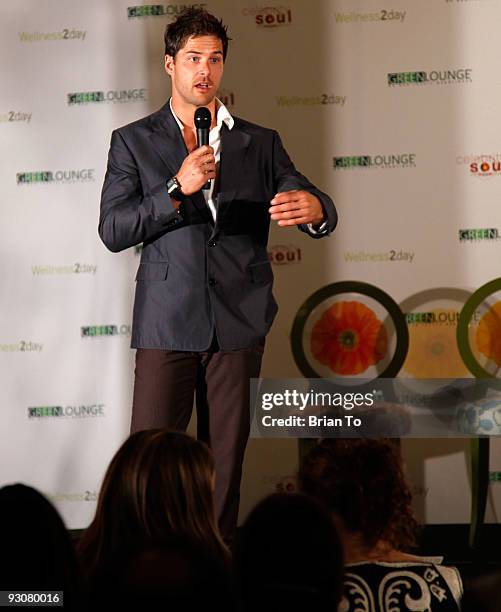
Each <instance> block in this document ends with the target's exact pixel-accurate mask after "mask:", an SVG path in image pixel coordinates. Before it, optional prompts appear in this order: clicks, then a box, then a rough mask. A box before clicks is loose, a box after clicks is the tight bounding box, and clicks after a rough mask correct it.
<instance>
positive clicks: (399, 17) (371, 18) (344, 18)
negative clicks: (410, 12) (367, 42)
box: [335, 9, 407, 24]
mask: <svg viewBox="0 0 501 612" xmlns="http://www.w3.org/2000/svg"><path fill="white" fill-rule="evenodd" d="M406 14H407V13H406V11H395V10H393V9H381V10H379V11H375V12H372V13H359V12H358V11H351V12H349V13H336V14H335V18H336V23H342V24H345V23H374V22H378V21H379V22H380V23H383V22H386V23H392V22H397V23H403V22H404V19H405V15H406Z"/></svg>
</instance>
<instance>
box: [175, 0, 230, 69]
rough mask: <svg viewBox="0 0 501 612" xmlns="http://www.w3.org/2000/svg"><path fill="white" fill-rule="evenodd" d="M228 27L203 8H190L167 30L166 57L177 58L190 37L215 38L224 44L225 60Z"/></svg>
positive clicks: (224, 55) (180, 14)
mask: <svg viewBox="0 0 501 612" xmlns="http://www.w3.org/2000/svg"><path fill="white" fill-rule="evenodd" d="M227 29H228V28H227V27H226V26H225V25H224V24H223V21H222V19H218V18H217V17H214V15H211V14H210V13H209V12H207V11H206V10H205V9H203V8H197V7H190V8H186V9H185V10H184V11H182V12H181V13H179V16H178V17H177V19H176V20H175V21H173V22H172V23H169V24H168V25H167V27H166V28H165V34H164V41H165V55H170V56H172V57H176V53H177V52H178V51H179V49H182V48H183V46H184V45H185V44H186V41H187V40H188V38H190V36H215V37H216V38H219V39H220V41H221V42H222V43H223V60H225V59H226V54H227V53H228V41H229V40H231V38H229V37H228V34H227Z"/></svg>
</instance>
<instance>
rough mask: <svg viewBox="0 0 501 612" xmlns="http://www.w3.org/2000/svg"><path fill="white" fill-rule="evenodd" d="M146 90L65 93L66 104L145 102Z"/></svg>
mask: <svg viewBox="0 0 501 612" xmlns="http://www.w3.org/2000/svg"><path fill="white" fill-rule="evenodd" d="M146 92H147V90H146V89H145V88H144V87H142V88H139V89H109V90H108V91H79V92H73V93H69V94H66V99H67V102H68V106H73V105H76V104H96V103H103V102H119V103H121V104H124V103H126V102H146Z"/></svg>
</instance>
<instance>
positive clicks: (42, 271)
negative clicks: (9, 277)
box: [31, 263, 97, 276]
mask: <svg viewBox="0 0 501 612" xmlns="http://www.w3.org/2000/svg"><path fill="white" fill-rule="evenodd" d="M31 272H32V274H33V276H58V275H61V274H90V275H92V276H94V274H95V273H96V272H97V266H96V265H93V264H86V263H74V264H70V265H61V266H50V265H47V266H37V265H33V266H31Z"/></svg>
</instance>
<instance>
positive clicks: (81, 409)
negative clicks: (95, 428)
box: [28, 404, 106, 419]
mask: <svg viewBox="0 0 501 612" xmlns="http://www.w3.org/2000/svg"><path fill="white" fill-rule="evenodd" d="M105 405H106V404H80V405H75V406H71V405H70V406H29V407H28V418H29V419H44V418H70V419H86V418H95V417H104V416H105V414H104V407H105Z"/></svg>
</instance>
